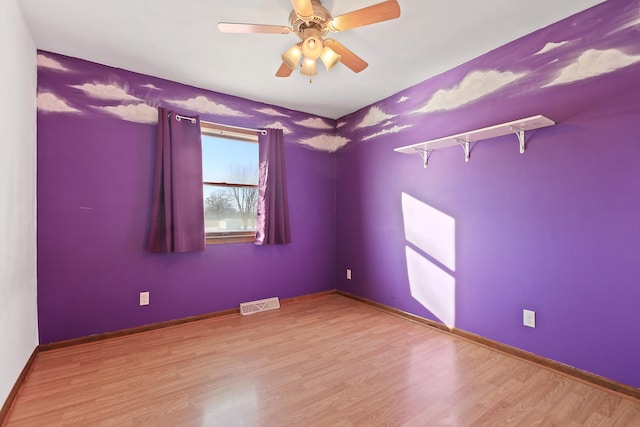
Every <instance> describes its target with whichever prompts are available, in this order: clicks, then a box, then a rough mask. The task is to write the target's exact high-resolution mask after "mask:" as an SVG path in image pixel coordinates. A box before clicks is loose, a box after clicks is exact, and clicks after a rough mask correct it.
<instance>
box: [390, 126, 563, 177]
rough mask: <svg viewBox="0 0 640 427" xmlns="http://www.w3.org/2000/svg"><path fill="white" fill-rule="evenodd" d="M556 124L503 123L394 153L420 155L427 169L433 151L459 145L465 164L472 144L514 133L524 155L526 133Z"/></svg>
mask: <svg viewBox="0 0 640 427" xmlns="http://www.w3.org/2000/svg"><path fill="white" fill-rule="evenodd" d="M555 124H556V123H555V122H554V121H553V120H550V119H548V118H546V117H545V116H533V117H527V118H526V119H520V120H514V121H512V122H508V123H502V124H499V125H495V126H489V127H486V128H482V129H477V130H472V131H469V132H463V133H459V134H456V135H451V136H445V137H444V138H438V139H432V140H431V141H425V142H419V143H417V144H412V145H407V146H404V147H398V148H396V149H395V150H394V151H397V152H398V153H405V154H420V155H421V156H422V161H423V163H424V167H425V168H426V167H427V163H428V162H429V155H430V152H431V151H433V150H437V149H440V148H446V147H451V146H454V145H459V146H460V147H462V149H463V150H464V160H465V162H468V161H469V156H470V153H471V143H472V142H478V141H482V140H485V139H490V138H496V137H498V136H503V135H508V134H510V133H513V134H515V135H516V136H517V137H518V142H519V143H520V153H524V150H525V139H524V133H525V131H528V130H533V129H539V128H543V127H547V126H552V125H555Z"/></svg>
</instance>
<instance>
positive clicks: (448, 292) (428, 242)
mask: <svg viewBox="0 0 640 427" xmlns="http://www.w3.org/2000/svg"><path fill="white" fill-rule="evenodd" d="M402 213H403V219H404V231H405V238H406V240H407V245H406V247H405V256H406V260H407V274H408V277H409V286H410V289H411V296H412V297H413V298H414V299H415V300H416V301H418V302H419V303H420V304H422V306H423V307H425V308H426V309H427V310H429V311H430V312H431V313H433V315H434V316H436V317H437V318H438V319H440V321H441V322H442V323H444V324H445V325H447V326H448V327H450V328H453V327H454V326H455V320H456V280H455V277H454V276H453V273H454V271H455V267H456V253H455V249H456V247H455V244H456V234H455V225H456V224H455V219H454V218H453V217H451V216H449V215H447V214H445V213H444V212H441V211H439V210H437V209H435V208H433V207H431V206H429V205H427V204H426V203H424V202H422V201H420V200H418V199H416V198H414V197H411V196H410V195H408V194H406V193H402Z"/></svg>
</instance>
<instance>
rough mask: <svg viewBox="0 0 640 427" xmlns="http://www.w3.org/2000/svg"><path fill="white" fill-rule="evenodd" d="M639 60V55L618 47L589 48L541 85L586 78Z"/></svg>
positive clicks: (547, 85)
mask: <svg viewBox="0 0 640 427" xmlns="http://www.w3.org/2000/svg"><path fill="white" fill-rule="evenodd" d="M639 61H640V55H627V54H626V53H624V52H622V51H620V50H618V49H607V50H596V49H589V50H587V51H586V52H584V53H582V55H580V56H579V57H578V59H577V60H576V61H575V62H573V63H572V64H570V65H568V66H566V67H565V68H563V69H562V70H560V73H559V75H558V77H556V78H555V79H554V80H553V81H551V82H549V83H547V84H546V85H544V86H543V87H549V86H556V85H562V84H567V83H573V82H576V81H580V80H584V79H588V78H590V77H595V76H599V75H602V74H606V73H610V72H612V71H615V70H618V69H620V68H624V67H628V66H629V65H632V64H635V63H636V62H639Z"/></svg>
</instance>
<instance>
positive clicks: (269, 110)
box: [255, 108, 291, 117]
mask: <svg viewBox="0 0 640 427" xmlns="http://www.w3.org/2000/svg"><path fill="white" fill-rule="evenodd" d="M255 111H257V112H258V113H262V114H266V115H268V116H276V117H291V116H288V115H286V114H283V113H281V112H280V111H278V110H276V109H274V108H261V109H259V110H255Z"/></svg>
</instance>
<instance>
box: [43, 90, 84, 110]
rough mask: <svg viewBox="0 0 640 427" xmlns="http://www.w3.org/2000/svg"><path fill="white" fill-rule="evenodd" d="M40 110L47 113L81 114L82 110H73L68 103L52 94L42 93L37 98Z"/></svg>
mask: <svg viewBox="0 0 640 427" xmlns="http://www.w3.org/2000/svg"><path fill="white" fill-rule="evenodd" d="M37 102H38V110H40V111H44V112H47V113H79V112H80V110H78V109H76V108H73V107H72V106H70V105H69V104H67V101H65V100H64V99H62V98H58V97H57V96H56V95H55V94H53V93H51V92H42V93H39V94H38V96H37Z"/></svg>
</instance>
